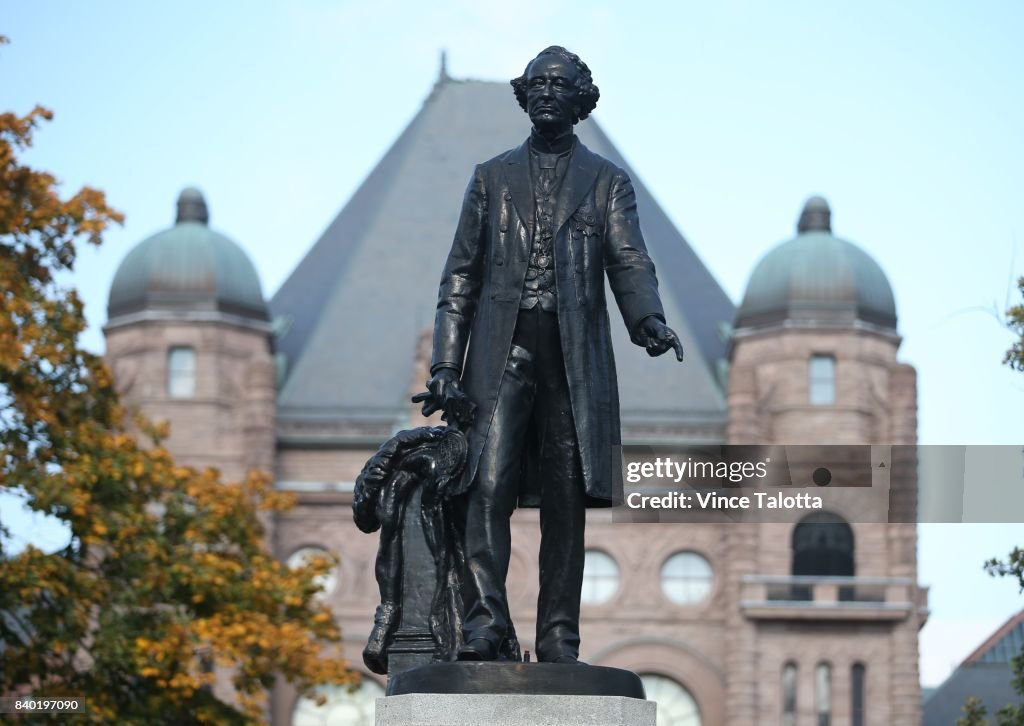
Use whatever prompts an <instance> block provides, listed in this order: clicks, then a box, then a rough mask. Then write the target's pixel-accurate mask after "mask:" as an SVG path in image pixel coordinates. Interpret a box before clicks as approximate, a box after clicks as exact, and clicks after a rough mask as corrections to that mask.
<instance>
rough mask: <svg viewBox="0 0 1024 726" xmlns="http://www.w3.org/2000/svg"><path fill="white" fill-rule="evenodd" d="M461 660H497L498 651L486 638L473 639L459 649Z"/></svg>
mask: <svg viewBox="0 0 1024 726" xmlns="http://www.w3.org/2000/svg"><path fill="white" fill-rule="evenodd" d="M458 658H459V660H463V661H466V660H497V659H498V649H497V647H495V645H494V643H492V642H491V641H489V640H487V639H486V638H473V639H472V640H471V641H469V642H468V643H466V644H465V645H463V646H462V647H461V648H459V656H458Z"/></svg>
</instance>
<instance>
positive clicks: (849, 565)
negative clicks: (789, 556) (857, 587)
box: [793, 512, 854, 577]
mask: <svg viewBox="0 0 1024 726" xmlns="http://www.w3.org/2000/svg"><path fill="white" fill-rule="evenodd" d="M853 562H854V559H853V529H851V528H850V525H849V524H847V523H846V520H845V519H843V518H842V517H840V516H838V515H835V514H832V513H830V512H815V513H814V514H810V515H808V516H806V517H804V518H803V519H802V520H800V523H799V524H797V525H796V527H794V528H793V574H794V575H811V576H816V577H852V576H853Z"/></svg>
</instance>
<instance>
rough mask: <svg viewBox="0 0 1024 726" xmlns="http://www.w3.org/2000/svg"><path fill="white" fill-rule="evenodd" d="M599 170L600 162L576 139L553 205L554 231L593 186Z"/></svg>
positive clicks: (560, 227) (560, 226)
mask: <svg viewBox="0 0 1024 726" xmlns="http://www.w3.org/2000/svg"><path fill="white" fill-rule="evenodd" d="M600 170H601V164H600V161H599V159H598V157H596V156H595V155H594V154H592V153H590V149H588V148H587V147H586V146H584V145H583V144H581V143H580V142H579V140H577V141H576V148H575V149H573V150H572V160H571V161H570V162H569V170H568V171H567V172H566V173H565V180H564V181H563V182H562V189H561V190H560V193H559V195H558V203H557V204H556V205H555V231H556V233H557V232H558V231H559V230H561V229H562V225H563V224H565V223H566V221H567V220H568V219H569V216H570V215H571V214H572V213H573V212H575V211H576V210H577V209H578V208H579V206H580V204H582V202H583V198H584V197H585V196H586V195H587V192H589V191H590V188H591V187H592V186H594V181H595V180H596V179H597V174H598V172H599V171H600Z"/></svg>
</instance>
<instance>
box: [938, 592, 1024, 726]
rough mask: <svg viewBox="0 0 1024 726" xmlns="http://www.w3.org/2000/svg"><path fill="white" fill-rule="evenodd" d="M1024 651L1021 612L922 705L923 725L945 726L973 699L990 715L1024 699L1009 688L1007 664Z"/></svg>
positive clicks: (990, 638)
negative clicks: (965, 703) (972, 697)
mask: <svg viewBox="0 0 1024 726" xmlns="http://www.w3.org/2000/svg"><path fill="white" fill-rule="evenodd" d="M1022 652H1024V610H1022V611H1021V612H1019V613H1017V614H1016V615H1014V616H1013V617H1011V618H1010V619H1009V620H1007V621H1006V622H1005V623H1003V625H1002V626H1001V627H1000V628H999V629H998V630H996V631H995V632H994V633H993V634H992V635H990V636H989V637H988V638H987V639H986V640H985V642H983V643H982V644H981V645H979V646H978V647H977V648H976V649H975V650H974V652H973V653H971V654H970V655H969V656H967V658H965V659H964V661H963V663H961V664H960V666H959V667H958V668H957V669H956V670H955V671H953V672H952V673H951V674H950V676H949V678H947V679H946V680H945V681H943V683H942V685H941V686H939V687H938V688H936V689H935V691H934V692H933V693H932V694H931V695H930V696H929V697H928V698H927V700H926V701H925V702H924V709H923V719H922V724H923V726H940V725H941V726H947V725H948V724H951V723H953V722H954V721H955V720H956V719H957V718H958V717H960V716H962V715H963V712H962V709H963V705H964V702H965V701H966V700H967V699H968V697H970V696H976V697H978V698H980V699H981V701H982V703H983V704H984V705H985V707H986V708H987V709H988V712H989V714H990V715H991V714H993V713H995V712H996V711H998V710H999V709H1000V708H1002V707H1003V706H1005V705H1007V704H1014V705H1020V704H1022V703H1024V698H1022V697H1021V695H1020V694H1018V693H1016V692H1015V691H1014V690H1013V688H1012V687H1011V685H1010V684H1011V681H1012V679H1013V669H1012V668H1011V666H1010V661H1011V659H1012V658H1013V657H1014V656H1017V655H1020V654H1021V653H1022Z"/></svg>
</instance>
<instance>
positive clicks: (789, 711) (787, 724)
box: [782, 663, 796, 726]
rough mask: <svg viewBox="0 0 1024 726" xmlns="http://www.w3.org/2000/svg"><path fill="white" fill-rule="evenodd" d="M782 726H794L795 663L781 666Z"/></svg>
mask: <svg viewBox="0 0 1024 726" xmlns="http://www.w3.org/2000/svg"><path fill="white" fill-rule="evenodd" d="M782 726H796V663H787V664H786V665H784V666H783V667H782Z"/></svg>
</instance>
